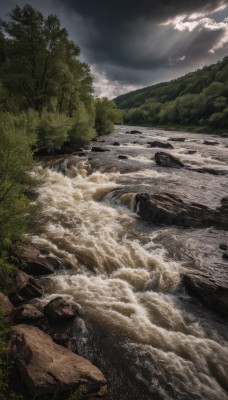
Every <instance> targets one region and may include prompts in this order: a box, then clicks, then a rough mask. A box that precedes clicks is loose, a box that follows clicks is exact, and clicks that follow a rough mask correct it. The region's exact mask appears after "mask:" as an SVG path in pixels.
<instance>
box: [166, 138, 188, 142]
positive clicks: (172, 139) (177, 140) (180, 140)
mask: <svg viewBox="0 0 228 400" xmlns="http://www.w3.org/2000/svg"><path fill="white" fill-rule="evenodd" d="M169 140H171V141H172V142H185V140H186V138H184V137H180V138H176V137H174V138H169Z"/></svg>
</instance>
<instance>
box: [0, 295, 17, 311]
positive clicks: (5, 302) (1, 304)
mask: <svg viewBox="0 0 228 400" xmlns="http://www.w3.org/2000/svg"><path fill="white" fill-rule="evenodd" d="M13 309H14V307H13V304H12V303H11V301H10V300H9V299H8V297H7V296H5V295H4V294H3V293H1V292H0V314H1V315H3V316H4V317H7V316H8V315H9V314H11V313H12V311H13Z"/></svg>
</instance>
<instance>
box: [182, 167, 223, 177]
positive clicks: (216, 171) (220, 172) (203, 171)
mask: <svg viewBox="0 0 228 400" xmlns="http://www.w3.org/2000/svg"><path fill="white" fill-rule="evenodd" d="M188 169H192V171H196V172H199V173H201V174H211V175H227V174H228V171H227V170H222V169H213V168H207V167H204V168H196V169H194V168H188Z"/></svg>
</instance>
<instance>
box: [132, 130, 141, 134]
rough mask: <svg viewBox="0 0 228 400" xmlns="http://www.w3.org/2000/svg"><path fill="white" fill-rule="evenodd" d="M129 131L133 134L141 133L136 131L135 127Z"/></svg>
mask: <svg viewBox="0 0 228 400" xmlns="http://www.w3.org/2000/svg"><path fill="white" fill-rule="evenodd" d="M130 133H131V134H132V135H134V134H135V133H139V134H141V133H142V132H140V131H137V129H133V130H132V131H130Z"/></svg>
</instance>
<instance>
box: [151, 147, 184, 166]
mask: <svg viewBox="0 0 228 400" xmlns="http://www.w3.org/2000/svg"><path fill="white" fill-rule="evenodd" d="M155 162H156V164H158V165H160V166H161V167H169V168H182V167H184V164H183V163H182V162H181V161H180V160H178V158H176V157H174V156H171V154H169V153H165V152H162V151H160V152H158V153H155Z"/></svg>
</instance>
